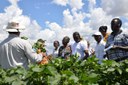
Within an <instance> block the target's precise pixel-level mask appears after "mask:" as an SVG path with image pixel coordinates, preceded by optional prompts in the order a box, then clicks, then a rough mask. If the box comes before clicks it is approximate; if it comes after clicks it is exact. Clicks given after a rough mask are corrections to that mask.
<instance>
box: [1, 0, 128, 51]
mask: <svg viewBox="0 0 128 85" xmlns="http://www.w3.org/2000/svg"><path fill="white" fill-rule="evenodd" d="M127 4H128V0H0V41H2V40H3V39H5V37H7V36H8V34H7V33H6V32H5V31H4V30H3V29H4V28H3V27H5V26H6V25H7V23H8V22H9V21H13V20H16V21H18V22H19V23H21V24H22V25H25V27H26V30H25V31H24V32H23V33H22V34H21V35H22V36H27V37H28V38H29V39H30V40H31V41H33V42H34V41H36V40H37V39H39V38H42V39H45V40H46V44H47V48H48V49H49V50H52V49H53V44H52V43H53V41H54V40H58V41H60V43H61V41H62V39H63V37H64V36H69V37H70V39H71V40H70V42H72V41H73V38H72V34H73V32H74V31H78V32H79V33H80V34H81V36H82V37H83V38H84V39H86V40H89V41H90V42H91V45H92V46H94V44H95V41H94V39H93V38H92V36H91V35H92V34H93V33H94V32H96V31H98V28H99V27H100V26H101V25H106V26H108V32H111V28H110V22H111V20H112V19H113V18H114V17H119V18H121V19H122V21H123V26H122V29H123V30H124V32H127V31H128V28H127V27H128V10H127Z"/></svg>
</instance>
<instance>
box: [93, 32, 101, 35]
mask: <svg viewBox="0 0 128 85" xmlns="http://www.w3.org/2000/svg"><path fill="white" fill-rule="evenodd" d="M95 35H101V33H100V32H95V33H94V34H93V35H92V36H95ZM101 36H102V35H101Z"/></svg>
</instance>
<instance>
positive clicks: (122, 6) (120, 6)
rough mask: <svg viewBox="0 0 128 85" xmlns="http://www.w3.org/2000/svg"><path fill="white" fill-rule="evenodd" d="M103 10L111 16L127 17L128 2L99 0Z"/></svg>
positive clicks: (127, 0) (124, 0) (126, 0)
mask: <svg viewBox="0 0 128 85" xmlns="http://www.w3.org/2000/svg"><path fill="white" fill-rule="evenodd" d="M101 1H102V7H103V10H105V11H106V12H107V13H108V14H110V15H113V16H126V17H128V9H127V5H128V0H101Z"/></svg>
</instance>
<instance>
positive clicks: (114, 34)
mask: <svg viewBox="0 0 128 85" xmlns="http://www.w3.org/2000/svg"><path fill="white" fill-rule="evenodd" d="M121 33H122V30H120V31H119V32H117V33H114V32H112V33H111V35H113V36H116V35H118V34H121Z"/></svg>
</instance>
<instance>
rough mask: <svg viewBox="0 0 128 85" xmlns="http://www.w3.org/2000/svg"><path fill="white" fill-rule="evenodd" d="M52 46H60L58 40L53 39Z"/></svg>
mask: <svg viewBox="0 0 128 85" xmlns="http://www.w3.org/2000/svg"><path fill="white" fill-rule="evenodd" d="M53 46H54V47H55V48H58V47H59V46H60V43H59V41H57V40H55V41H54V42H53Z"/></svg>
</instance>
